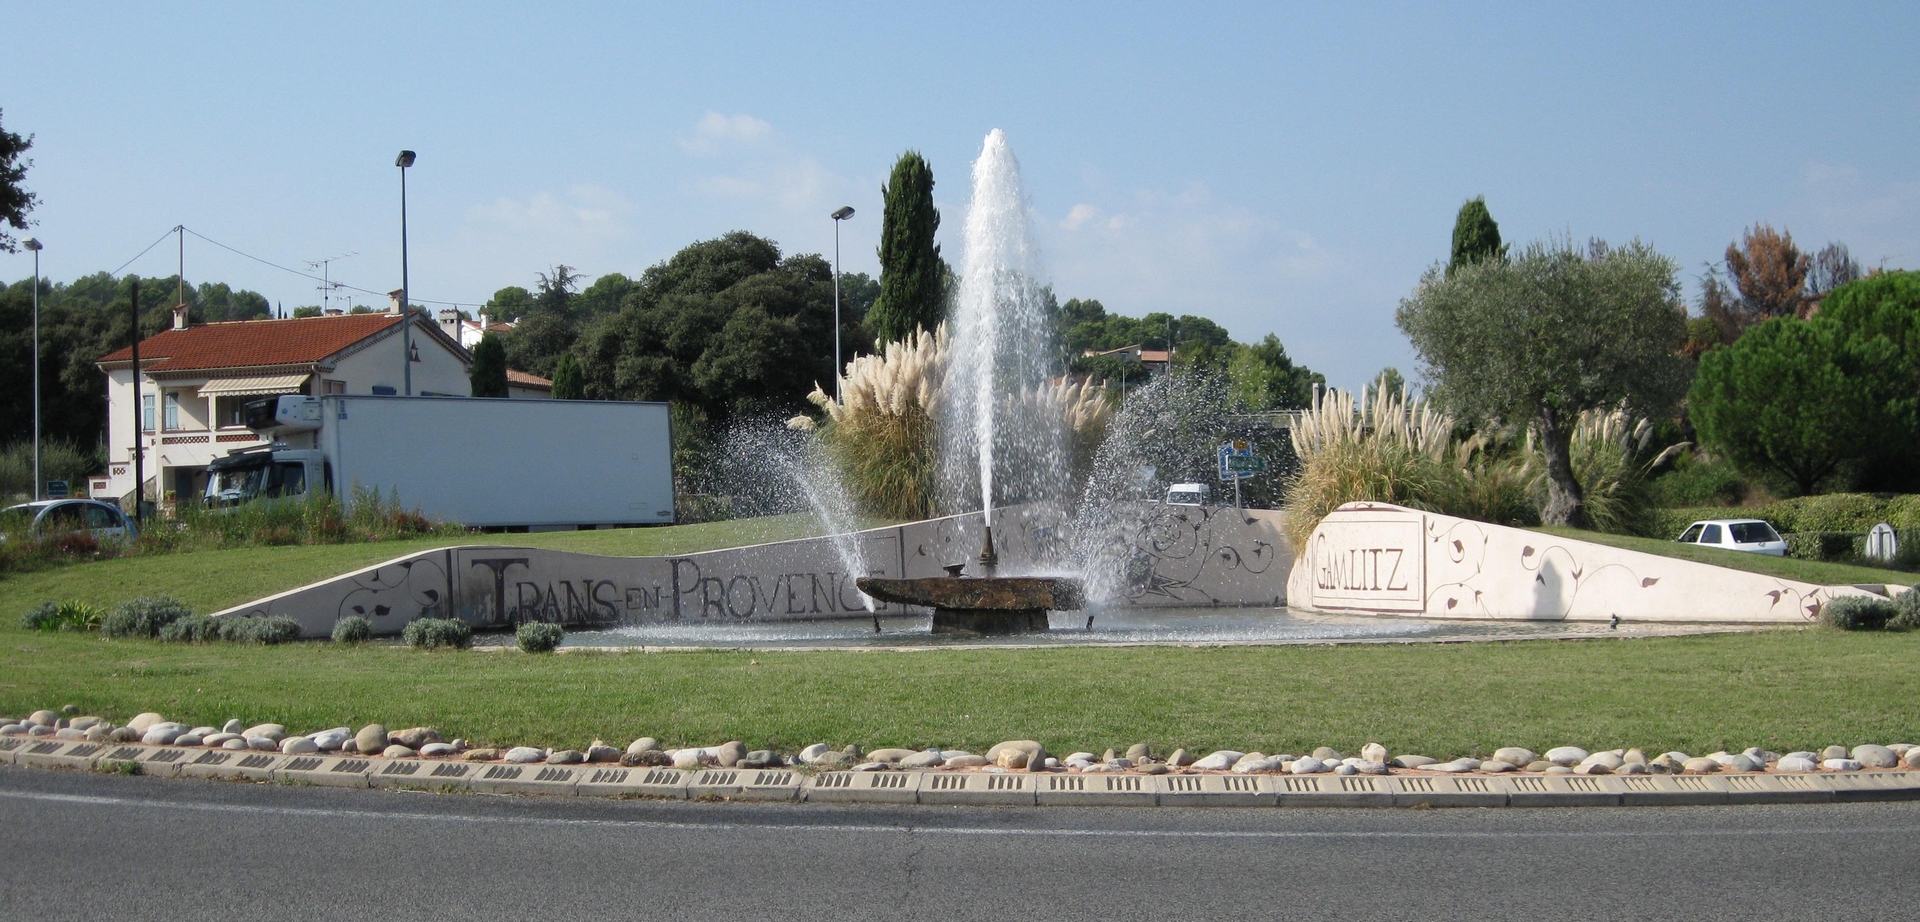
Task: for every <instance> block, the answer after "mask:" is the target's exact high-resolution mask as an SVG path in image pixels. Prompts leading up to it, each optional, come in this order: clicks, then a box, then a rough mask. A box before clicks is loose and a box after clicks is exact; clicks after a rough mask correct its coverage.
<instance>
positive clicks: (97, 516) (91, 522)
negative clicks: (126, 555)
mask: <svg viewBox="0 0 1920 922" xmlns="http://www.w3.org/2000/svg"><path fill="white" fill-rule="evenodd" d="M87 527H88V528H91V529H96V530H98V529H103V528H119V527H120V516H119V514H118V513H116V512H114V511H113V510H112V509H108V508H107V507H105V506H92V505H89V506H88V507H87Z"/></svg>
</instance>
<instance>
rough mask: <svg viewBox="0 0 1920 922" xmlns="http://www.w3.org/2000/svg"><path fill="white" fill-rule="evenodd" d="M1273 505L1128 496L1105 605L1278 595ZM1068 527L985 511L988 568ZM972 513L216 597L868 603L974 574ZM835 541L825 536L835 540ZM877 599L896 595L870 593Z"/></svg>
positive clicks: (367, 604)
mask: <svg viewBox="0 0 1920 922" xmlns="http://www.w3.org/2000/svg"><path fill="white" fill-rule="evenodd" d="M1278 515H1279V514H1278V513H1275V512H1266V511H1249V510H1233V509H1225V508H1204V509H1203V508H1196V507H1187V506H1156V505H1151V504H1141V505H1140V506H1139V507H1137V508H1135V509H1133V510H1132V517H1133V518H1134V519H1135V520H1136V521H1137V522H1138V523H1144V524H1145V526H1146V527H1145V528H1142V529H1139V530H1137V531H1135V530H1133V529H1129V532H1130V533H1131V534H1132V537H1131V538H1128V537H1125V536H1120V535H1115V536H1111V540H1112V541H1113V542H1115V543H1114V544H1113V545H1111V546H1108V547H1106V548H1105V550H1106V551H1107V552H1108V553H1107V557H1108V558H1110V559H1112V560H1113V561H1115V566H1113V567H1111V568H1108V569H1111V570H1112V571H1113V573H1112V575H1111V576H1110V577H1109V578H1107V579H1104V580H1103V581H1102V583H1103V585H1104V586H1105V587H1106V589H1105V590H1104V591H1105V594H1106V596H1107V599H1106V600H1105V602H1106V604H1113V605H1148V606H1157V605H1168V606H1189V605H1202V606H1204V605H1278V604H1281V603H1282V602H1283V601H1284V597H1285V594H1286V581H1287V570H1288V567H1289V565H1290V562H1291V561H1292V559H1293V555H1292V554H1291V553H1290V552H1289V551H1288V550H1287V548H1286V544H1285V540H1284V538H1282V537H1281V532H1280V528H1279V518H1278ZM1068 531H1069V526H1068V525H1066V524H1065V522H1064V520H1063V519H1062V517H1061V516H1060V515H1058V514H1057V513H1054V512H1050V511H1049V510H1047V509H1045V508H1043V507H1038V506H1018V507H1012V508H1008V509H1002V510H998V511H997V512H996V524H995V528H994V543H995V547H996V550H997V551H998V553H999V556H1000V571H999V572H1000V573H1001V574H1002V575H1009V576H1012V575H1024V574H1046V573H1062V572H1066V564H1065V561H1068V560H1070V559H1072V557H1073V552H1072V542H1071V540H1070V536H1069V534H1068ZM981 537H982V535H981V517H980V515H979V514H978V513H975V514H972V515H963V516H951V517H948V518H940V519H930V520H927V521H922V522H910V523H907V524H904V525H897V526H889V527H886V528H876V529H871V530H868V531H862V532H857V533H855V534H852V535H843V536H839V537H837V538H808V539H801V540H796V541H782V542H778V543H773V544H761V545H755V546H751V547H740V548H729V549H726V550H717V551H705V552H701V553H694V554H684V555H678V556H670V557H606V556H600V555H595V554H579V553H571V552H567V551H553V550H544V549H540V548H526V547H500V546H490V545H489V546H475V545H468V546H460V547H448V548H440V549H436V550H431V551H421V552H418V553H414V554H408V555H406V556H404V557H399V558H395V559H393V560H389V561H387V562H385V563H381V564H376V565H374V566H370V567H367V568H365V569H361V570H356V571H354V572H351V573H347V574H344V575H341V576H338V577H334V578H332V579H327V580H323V581H321V582H318V583H314V584H311V585H308V586H302V587H300V588H297V589H292V590H288V591H286V592H282V593H278V594H276V595H272V596H268V597H266V598H264V599H259V600H256V601H254V602H250V603H248V604H245V605H240V606H236V607H234V608H230V609H227V610H225V611H221V612H217V613H216V615H217V616H219V617H248V616H251V617H264V616H274V615H285V616H288V617H291V618H293V619H294V620H295V621H297V622H299V623H300V626H301V631H302V634H303V636H307V637H322V636H326V635H328V634H330V633H331V632H332V630H333V625H334V622H335V621H337V620H338V619H340V618H344V617H348V616H353V615H359V616H363V617H365V618H367V619H368V620H370V621H372V622H373V625H374V632H375V633H376V634H396V633H399V632H400V631H401V629H403V628H404V627H405V626H406V625H407V624H408V623H409V622H411V621H414V620H416V619H419V618H430V617H431V618H447V617H454V618H459V619H461V620H463V621H466V622H467V623H469V624H471V625H473V626H475V627H476V628H483V629H484V628H504V627H509V626H512V625H514V624H518V623H521V622H526V621H552V622H557V623H560V624H565V625H568V626H569V627H610V626H615V625H643V624H656V623H663V622H716V623H723V622H752V621H783V620H801V619H813V618H866V617H871V614H870V613H869V611H868V609H867V608H866V604H865V603H866V599H865V597H864V596H863V595H862V594H861V593H860V592H859V590H858V589H856V588H855V586H854V580H855V578H857V577H859V576H888V577H902V578H917V577H925V576H940V575H943V571H942V569H941V568H942V567H943V566H945V565H948V564H954V563H966V564H968V569H969V571H970V572H974V573H977V572H978V571H977V565H976V564H975V563H974V559H975V558H976V557H977V556H978V554H979V552H980V543H981ZM836 544H838V546H836ZM875 608H876V611H877V612H878V613H880V614H897V613H899V608H898V606H894V607H891V608H890V607H889V606H887V605H885V604H884V603H876V605H875Z"/></svg>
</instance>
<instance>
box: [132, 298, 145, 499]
mask: <svg viewBox="0 0 1920 922" xmlns="http://www.w3.org/2000/svg"><path fill="white" fill-rule="evenodd" d="M131 303H132V305H133V524H134V527H135V528H136V529H144V528H146V526H147V502H146V498H147V497H146V494H147V464H146V457H147V453H146V448H145V446H144V445H143V440H144V439H145V438H146V437H147V432H146V429H145V428H143V427H142V426H141V425H140V424H141V423H142V422H144V420H143V419H142V418H141V415H142V414H141V411H142V409H143V407H141V405H140V278H139V276H135V277H134V279H133V288H132V291H131Z"/></svg>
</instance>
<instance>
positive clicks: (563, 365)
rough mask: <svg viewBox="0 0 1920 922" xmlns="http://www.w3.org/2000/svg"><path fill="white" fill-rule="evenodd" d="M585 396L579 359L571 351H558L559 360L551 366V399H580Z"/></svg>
mask: <svg viewBox="0 0 1920 922" xmlns="http://www.w3.org/2000/svg"><path fill="white" fill-rule="evenodd" d="M586 396H587V395H586V390H585V381H584V376H583V375H582V374H581V373H580V360H579V359H577V358H574V356H573V353H571V352H562V353H560V361H558V362H555V363H554V366H553V399H555V400H581V399H584V398H585V397H586Z"/></svg>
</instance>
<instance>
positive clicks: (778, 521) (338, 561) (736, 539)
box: [0, 515, 820, 625]
mask: <svg viewBox="0 0 1920 922" xmlns="http://www.w3.org/2000/svg"><path fill="white" fill-rule="evenodd" d="M815 521H816V520H815V519H814V518H813V517H812V516H807V515H790V516H778V517H772V518H761V519H740V520H735V521H729V522H708V523H705V524H701V525H675V526H671V527H665V528H616V529H605V530H598V531H558V532H541V533H538V534H514V535H506V534H498V535H467V536H462V537H460V538H455V539H447V538H420V539H415V540H402V541H379V542H374V543H369V544H310V545H292V546H287V547H248V548H235V549H231V550H220V551H193V552H187V553H180V554H156V555H152V556H144V557H120V558H114V559H111V560H101V561H95V562H91V563H78V564H68V565H65V566H56V567H48V568H46V569H43V570H35V571H30V572H27V573H14V574H8V575H6V576H5V577H0V620H4V621H5V622H6V623H7V624H8V625H11V624H13V623H14V622H15V621H17V620H18V618H19V616H20V615H21V613H23V612H25V611H26V610H27V609H29V608H32V607H33V606H34V605H36V604H39V603H40V602H41V601H42V600H45V599H61V600H64V599H77V600H80V601H82V602H87V603H89V604H92V605H96V606H100V607H103V608H111V607H112V606H114V605H117V604H119V603H121V602H124V601H126V600H128V599H130V598H134V597H136V596H143V595H169V596H173V597H174V598H176V599H179V600H180V601H182V602H185V603H187V605H189V606H190V607H192V608H193V610H194V611H197V612H202V613H205V612H213V611H219V610H220V609H223V608H228V607H231V606H234V605H239V604H242V603H244V602H251V601H253V600H254V599H258V598H261V597H263V596H268V595H272V594H274V593H276V592H282V591H285V590H288V589H292V588H295V587H297V586H304V585H306V584H308V583H312V582H317V581H319V580H323V579H326V578H328V577H332V576H338V575H340V574H342V573H346V572H349V571H352V570H356V569H359V568H361V567H365V566H369V565H372V564H376V563H379V562H381V561H383V560H391V559H393V558H395V557H399V556H401V555H403V554H410V553H413V552H414V551H421V550H427V549H429V548H436V547H447V546H450V545H455V544H505V545H513V546H516V547H540V548H549V549H552V550H556V551H578V552H580V553H584V554H607V555H611V556H620V557H642V556H652V555H658V554H686V553H692V552H694V551H705V550H712V549H714V548H722V547H738V546H740V545H744V544H760V543H764V542H768V541H785V540H787V539H789V538H804V537H808V536H810V535H815V534H819V533H820V531H819V528H818V526H817V525H816V524H815Z"/></svg>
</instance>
